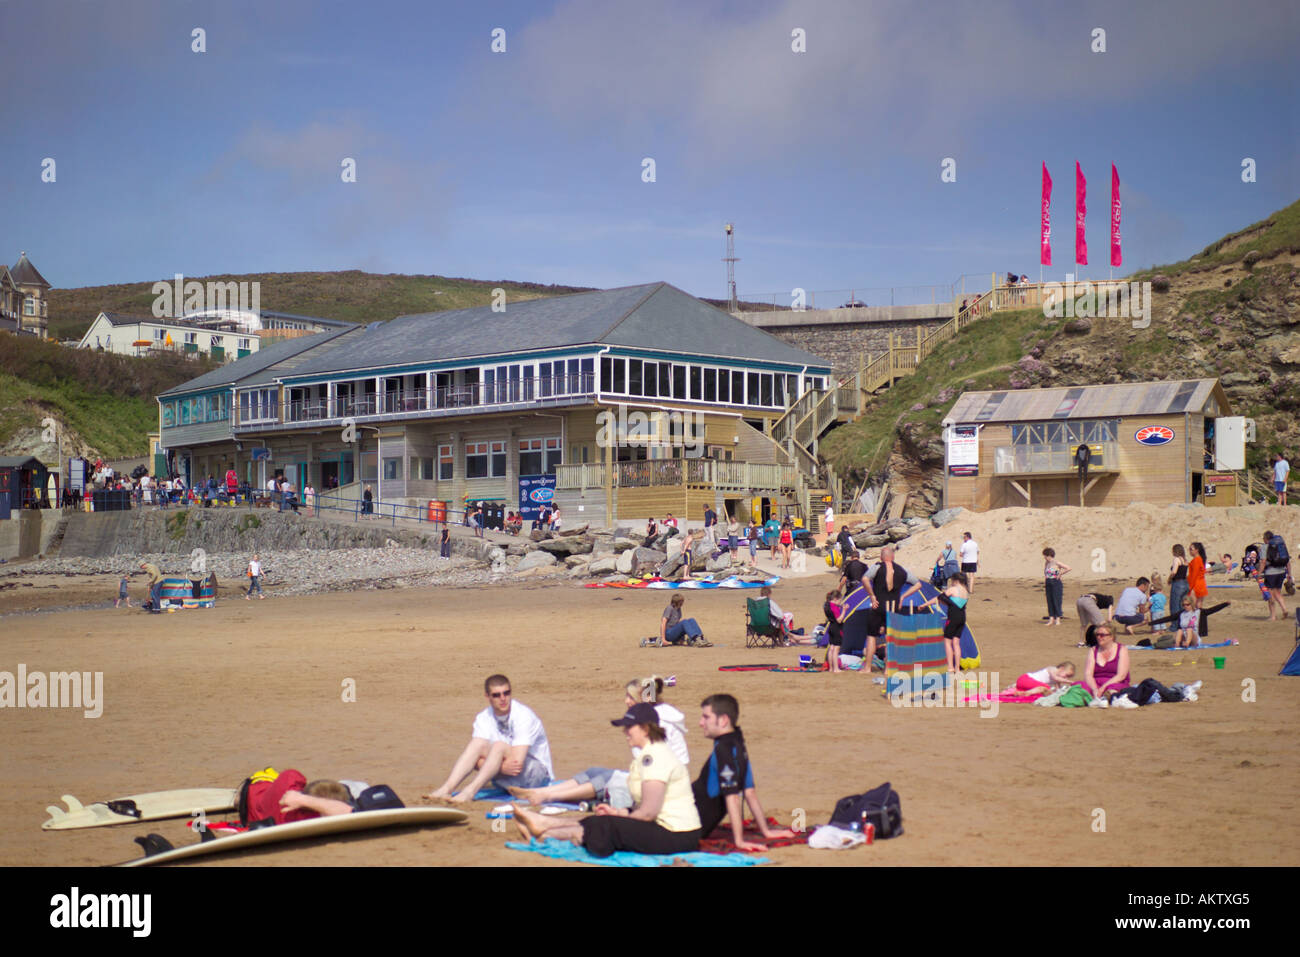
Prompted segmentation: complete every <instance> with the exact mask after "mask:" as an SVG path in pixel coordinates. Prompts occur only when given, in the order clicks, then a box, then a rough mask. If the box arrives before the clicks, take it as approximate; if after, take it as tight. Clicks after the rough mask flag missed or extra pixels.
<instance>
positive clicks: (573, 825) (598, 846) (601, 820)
mask: <svg viewBox="0 0 1300 957" xmlns="http://www.w3.org/2000/svg"><path fill="white" fill-rule="evenodd" d="M610 723H611V724H613V725H614V726H615V727H619V728H622V729H623V733H624V734H625V735H626V736H627V744H628V747H629V748H631V749H632V754H633V755H634V757H633V758H632V764H631V767H629V768H628V790H629V791H630V792H631V794H632V799H633V801H634V802H635V803H634V804H633V806H632V807H631V808H617V807H612V806H610V805H609V804H599V805H597V806H596V813H595V814H592V815H590V816H589V817H585V818H583V819H582V820H581V821H573V820H564V819H562V818H546V817H543V816H542V815H541V814H538V813H537V812H536V811H534V810H531V809H529V808H526V807H524V806H523V805H520V804H516V805H515V806H514V811H515V826H516V827H518V828H519V832H520V833H521V834H522V835H523V836H524V837H525V838H527V839H528V840H529V841H532V839H533V838H556V839H557V840H562V841H572V842H573V843H574V844H578V845H581V846H582V847H584V848H586V850H587V853H589V854H591V855H592V856H593V857H609V856H610V855H611V854H613V853H615V852H616V851H632V852H634V853H638V854H684V853H686V852H688V851H694V850H696V849H698V848H699V844H700V813H699V811H698V810H697V809H696V807H695V797H694V795H693V794H692V792H691V777H690V772H689V771H687V770H686V768H685V766H684V765H683V764H682V763H681V762H680V761H678V760H677V758H676V756H675V755H674V754H673V752H672V749H671V748H669V747H668V744H667V734H666V732H665V731H664V729H663V727H662V726H661V725H660V724H659V716H658V713H657V712H656V711H655V706H654V705H652V704H649V703H646V702H638V703H636V704H634V705H632V707H630V708H628V709H627V713H625V714H624V715H623V717H621V718H618V719H616V720H614V721H611V722H610Z"/></svg>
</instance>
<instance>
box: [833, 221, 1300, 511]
mask: <svg viewBox="0 0 1300 957" xmlns="http://www.w3.org/2000/svg"><path fill="white" fill-rule="evenodd" d="M1298 267H1300V202H1297V203H1294V204H1292V205H1291V206H1288V207H1286V208H1285V209H1282V210H1279V211H1278V212H1276V213H1274V214H1273V215H1272V216H1270V217H1269V218H1268V219H1266V220H1263V221H1261V222H1258V223H1255V224H1253V225H1252V226H1249V227H1247V228H1246V229H1243V230H1240V231H1238V232H1236V233H1233V234H1231V235H1229V236H1225V237H1223V238H1222V239H1220V240H1218V241H1217V242H1215V243H1211V244H1210V245H1209V246H1207V247H1206V248H1205V249H1204V250H1202V251H1201V252H1200V253H1199V254H1198V255H1196V256H1193V257H1191V258H1189V259H1187V260H1184V261H1182V262H1177V263H1171V264H1168V265H1165V266H1159V267H1157V268H1155V269H1151V270H1146V271H1144V272H1142V273H1139V274H1136V275H1134V276H1133V277H1132V278H1133V279H1135V280H1151V281H1152V287H1153V291H1154V293H1155V295H1154V297H1153V298H1154V301H1153V307H1152V322H1151V325H1150V327H1149V328H1145V329H1135V328H1133V326H1132V324H1131V323H1130V322H1129V321H1127V320H1113V319H1093V320H1092V321H1090V322H1086V323H1072V322H1071V320H1070V319H1068V318H1059V319H1050V318H1047V317H1045V316H1044V315H1043V313H1042V311H1041V310H1040V309H1029V310H1020V311H1015V312H1010V311H1008V312H999V313H994V314H993V315H991V316H990V317H988V318H986V319H981V320H979V321H978V322H976V323H974V324H972V325H971V326H968V327H967V328H966V329H964V330H962V332H961V333H960V334H959V335H957V336H956V337H954V338H953V339H952V340H950V341H949V342H947V343H945V344H944V345H943V346H942V347H941V348H939V349H938V350H936V351H935V352H934V353H933V354H931V355H930V356H928V357H927V358H926V359H925V361H924V362H923V363H922V364H921V366H920V367H919V368H918V369H917V371H916V373H914V374H913V375H911V376H907V377H904V378H903V379H901V380H899V381H897V382H895V383H894V385H893V386H892V387H890V388H889V389H887V390H885V391H883V392H882V393H880V394H878V395H877V396H876V397H875V398H874V399H872V401H871V402H870V404H869V406H868V408H867V411H866V413H865V414H864V415H863V416H862V417H861V418H859V419H858V420H857V421H856V422H852V423H849V424H847V425H844V426H841V427H839V428H837V429H835V430H833V431H832V432H831V433H830V434H829V435H827V436H826V437H825V439H823V441H822V444H821V452H822V455H823V457H824V458H825V459H826V460H827V461H828V462H829V463H830V464H831V465H832V466H833V467H834V468H835V470H836V472H837V473H838V474H840V475H841V476H845V477H847V478H849V479H850V481H851V482H852V483H853V484H855V485H856V484H857V483H858V482H861V481H862V480H863V479H864V478H865V477H867V476H869V475H870V476H879V475H880V474H881V473H882V472H883V471H886V470H887V469H888V470H889V471H890V472H891V476H890V480H891V482H892V481H894V480H896V479H899V477H900V475H901V474H902V473H906V474H905V475H903V484H905V485H908V486H909V487H910V488H911V489H912V491H913V492H915V493H917V498H918V499H919V500H921V501H924V502H926V503H928V504H930V505H933V504H934V503H935V502H936V500H937V492H938V488H939V486H940V484H941V481H942V469H943V442H942V430H941V428H940V422H941V421H942V419H943V416H944V415H945V414H946V413H947V412H948V410H949V409H951V408H952V405H953V402H954V401H955V400H956V398H957V397H958V396H959V395H960V394H961V393H962V392H967V391H982V390H988V389H1002V388H1041V387H1051V386H1072V385H1089V384H1096V383H1107V382H1137V381H1144V380H1146V381H1150V380H1161V379H1169V378H1202V377H1204V378H1218V379H1219V380H1220V382H1221V383H1222V384H1223V387H1224V390H1225V391H1226V392H1227V394H1228V398H1229V400H1230V401H1231V403H1232V411H1233V412H1234V414H1237V415H1245V416H1248V417H1251V418H1254V419H1255V420H1256V425H1257V436H1258V437H1257V440H1256V442H1255V443H1254V444H1252V445H1251V446H1249V447H1248V450H1247V460H1248V464H1249V466H1250V467H1251V468H1255V469H1262V468H1263V467H1264V465H1265V464H1266V462H1267V460H1268V458H1269V456H1270V455H1271V453H1272V452H1273V451H1275V450H1277V451H1286V450H1290V451H1291V453H1292V457H1293V458H1294V455H1295V453H1296V452H1300V425H1298V424H1297V413H1300V268H1298Z"/></svg>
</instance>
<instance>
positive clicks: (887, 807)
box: [831, 781, 903, 839]
mask: <svg viewBox="0 0 1300 957" xmlns="http://www.w3.org/2000/svg"><path fill="white" fill-rule="evenodd" d="M855 822H856V823H857V824H858V826H859V828H862V827H865V825H867V824H871V825H873V826H874V827H875V829H876V837H879V838H882V839H883V838H889V837H898V836H899V835H901V834H902V833H903V805H902V802H901V800H900V799H899V797H898V792H897V791H895V790H894V789H893V788H892V787H890V786H889V782H888V781H886V782H885V783H884V784H882V785H880V787H878V788H872V789H871V790H870V791H868V792H866V793H865V794H850V795H849V796H848V797H842V798H840V799H839V800H838V801H836V802H835V813H834V814H832V815H831V824H833V825H835V826H836V827H842V828H849V827H851V826H852V825H853V824H854V823H855Z"/></svg>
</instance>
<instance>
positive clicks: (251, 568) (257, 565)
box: [248, 559, 262, 578]
mask: <svg viewBox="0 0 1300 957" xmlns="http://www.w3.org/2000/svg"><path fill="white" fill-rule="evenodd" d="M248 573H249V575H251V576H252V577H253V578H260V577H261V576H262V563H261V562H259V561H258V560H257V559H253V560H252V561H251V562H249V563H248Z"/></svg>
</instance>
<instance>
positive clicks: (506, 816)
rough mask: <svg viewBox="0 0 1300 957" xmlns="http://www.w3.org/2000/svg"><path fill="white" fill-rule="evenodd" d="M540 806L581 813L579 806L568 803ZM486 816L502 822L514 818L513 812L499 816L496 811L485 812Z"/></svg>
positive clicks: (560, 802) (502, 813)
mask: <svg viewBox="0 0 1300 957" xmlns="http://www.w3.org/2000/svg"><path fill="white" fill-rule="evenodd" d="M541 806H542V807H558V808H559V809H560V810H561V811H581V810H582V807H581V806H580V805H577V804H573V803H571V802H569V801H547V802H546V803H545V804H543V805H541ZM487 816H488V818H489V820H495V819H498V818H500V819H504V820H507V821H509V820H512V819H513V818H514V816H515V812H514V811H502V812H501V813H500V814H498V813H497V812H496V811H488V812H487Z"/></svg>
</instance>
